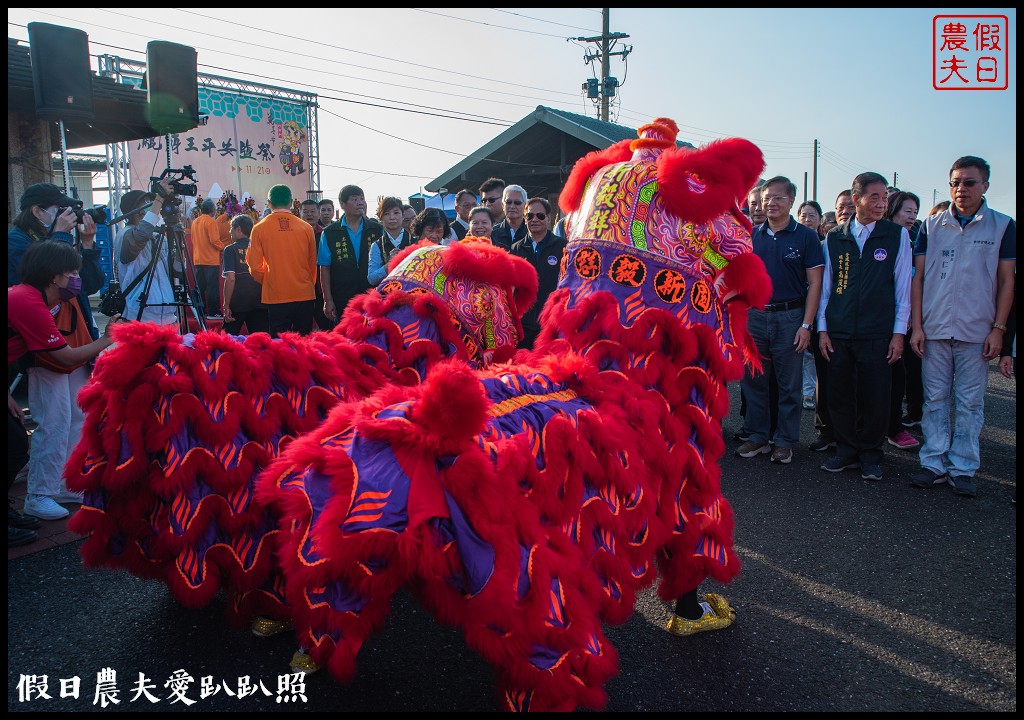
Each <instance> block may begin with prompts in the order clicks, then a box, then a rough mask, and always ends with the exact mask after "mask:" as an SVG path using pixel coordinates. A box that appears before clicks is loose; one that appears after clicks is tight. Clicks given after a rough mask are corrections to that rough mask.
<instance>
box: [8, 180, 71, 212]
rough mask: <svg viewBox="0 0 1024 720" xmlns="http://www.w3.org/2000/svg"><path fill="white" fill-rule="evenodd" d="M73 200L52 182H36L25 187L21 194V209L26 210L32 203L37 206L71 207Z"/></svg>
mask: <svg viewBox="0 0 1024 720" xmlns="http://www.w3.org/2000/svg"><path fill="white" fill-rule="evenodd" d="M74 204H75V201H74V200H72V199H71V198H69V197H68V196H67V195H65V194H64V193H62V192H61V191H60V188H59V187H57V186H56V185H54V184H53V183H36V184H35V185H29V186H28V187H27V188H25V192H24V193H22V195H21V209H22V210H28V209H29V208H30V207H32V206H33V205H38V206H39V207H43V208H46V207H50V206H51V205H56V206H57V207H71V206H72V205H74Z"/></svg>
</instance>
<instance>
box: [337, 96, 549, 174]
mask: <svg viewBox="0 0 1024 720" xmlns="http://www.w3.org/2000/svg"><path fill="white" fill-rule="evenodd" d="M320 109H321V110H323V111H324V112H325V113H327V114H328V115H333V116H334V117H336V118H338V119H339V120H344V121H346V122H350V123H352V124H353V125H358V126H359V127H361V128H363V129H364V130H370V131H371V132H375V133H378V134H380V135H384V136H386V137H389V138H391V139H393V140H400V141H402V142H405V143H409V144H410V145H416V146H418V147H421V148H426V149H427V150H436V151H437V152H443V153H448V154H449V155H457V156H458V157H461V158H464V159H473V160H487V161H488V162H492V163H495V164H497V165H514V166H516V167H536V166H535V165H534V164H533V163H517V162H511V161H509V160H496V159H494V158H488V157H484V156H482V155H467V154H465V153H463V152H460V151H458V150H446V149H444V148H439V147H434V146H433V145H426V144H424V143H420V142H416V141H415V140H410V139H409V138H404V137H399V136H398V135H392V134H391V133H388V132H384V131H383V130H381V129H380V128H375V127H370V126H369V125H364V124H363V123H361V122H356V121H355V120H353V119H352V118H347V117H345V116H344V115H339V114H338V113H336V112H331V111H330V110H328V109H327V108H320Z"/></svg>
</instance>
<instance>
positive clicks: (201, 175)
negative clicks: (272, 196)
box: [128, 85, 310, 210]
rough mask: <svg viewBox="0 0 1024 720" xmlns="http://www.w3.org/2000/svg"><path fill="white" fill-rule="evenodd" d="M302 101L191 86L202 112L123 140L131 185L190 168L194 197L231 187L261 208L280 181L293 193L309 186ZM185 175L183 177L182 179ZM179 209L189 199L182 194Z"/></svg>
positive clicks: (241, 199)
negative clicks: (179, 127) (195, 122)
mask: <svg viewBox="0 0 1024 720" xmlns="http://www.w3.org/2000/svg"><path fill="white" fill-rule="evenodd" d="M306 110H307V106H306V105H304V104H302V103H295V102H288V101H285V100H281V99H278V98H273V97H267V96H254V95H248V94H246V95H243V94H240V93H237V92H232V91H228V90H223V89H220V88H210V87H204V86H202V85H200V86H199V112H200V114H201V115H206V116H208V117H209V121H208V123H207V124H206V125H200V126H199V127H197V128H195V129H194V130H190V131H189V132H187V133H179V134H175V135H170V136H160V137H155V138H147V139H143V140H131V141H129V142H128V156H129V161H130V165H131V178H132V187H133V188H137V189H140V190H148V189H149V182H150V178H151V177H157V176H159V175H160V174H161V173H162V172H163V170H164V169H165V168H166V167H167V146H168V142H169V147H170V162H171V165H170V166H171V167H172V168H174V169H178V170H180V169H182V168H184V167H185V166H191V167H192V168H193V169H194V170H195V174H196V178H197V184H198V191H199V195H200V197H201V198H203V199H205V198H214V199H216V198H219V197H220V196H221V195H223V194H224V193H226V192H233V193H234V194H235V196H236V197H237V198H238V200H239V202H244V201H245V199H246V198H248V197H252V198H253V200H254V201H255V205H256V208H257V209H258V210H262V209H263V208H264V207H265V205H266V201H267V193H268V191H269V190H270V188H271V187H273V186H274V185H288V186H289V187H290V188H291V189H292V194H293V195H294V196H295V197H296V198H297V199H299V200H304V199H305V198H306V191H307V190H309V189H310V187H309V177H310V175H309V164H308V157H309V132H308V129H307V117H306ZM185 182H188V180H185ZM183 199H184V200H185V210H187V209H189V208H190V207H191V206H192V204H193V202H194V198H188V197H187V198H183Z"/></svg>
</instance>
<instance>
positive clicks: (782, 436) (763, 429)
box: [741, 307, 804, 448]
mask: <svg viewBox="0 0 1024 720" xmlns="http://www.w3.org/2000/svg"><path fill="white" fill-rule="evenodd" d="M803 321H804V309H803V308H802V307H798V308H793V309H792V310H781V311H779V312H762V311H760V310H755V309H753V308H751V309H750V312H749V314H748V315H747V329H748V330H749V331H750V336H751V337H752V338H753V339H754V343H755V344H756V345H757V352H758V353H759V354H760V356H761V364H762V366H763V372H762V373H760V374H757V375H755V374H753V373H752V372H751V371H750V370H749V369H748V370H747V372H746V374H744V376H743V382H742V383H741V385H742V388H743V396H744V397H745V398H746V400H747V414H746V416H744V422H743V426H744V427H745V428H746V429H747V430H748V431H750V439H751V440H757V441H759V442H766V441H767V440H768V439H769V438H768V434H769V432H770V428H771V407H770V405H769V399H768V381H769V377H770V375H771V374H774V375H775V379H776V381H777V382H778V386H779V424H778V427H777V428H776V429H775V437H774V438H772V440H773V441H774V442H775V445H776V446H777V447H784V448H794V447H796V446H797V445H798V444H799V442H800V414H801V411H802V405H801V400H802V398H801V397H800V393H801V390H802V385H803V353H798V352H796V348H795V347H794V346H793V340H794V339H795V338H796V331H797V330H799V329H800V323H802V322H803Z"/></svg>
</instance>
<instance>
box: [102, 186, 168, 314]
mask: <svg viewBox="0 0 1024 720" xmlns="http://www.w3.org/2000/svg"><path fill="white" fill-rule="evenodd" d="M173 182H174V181H173V179H172V178H170V177H166V178H163V179H162V180H160V181H159V185H160V187H161V188H163V190H164V191H165V192H166V193H167V196H168V197H169V196H170V195H171V194H172V186H173ZM150 202H151V203H152V206H151V207H150V208H149V209H148V210H145V206H146V204H147V203H150ZM163 205H164V197H163V196H162V195H159V194H153V193H145V192H143V191H142V190H129V191H128V192H127V193H125V195H124V197H122V198H121V214H122V215H124V216H125V226H124V228H122V229H121V231H120V232H118V233H117V237H115V238H114V258H116V260H117V269H118V276H119V277H120V282H121V284H122V286H123V287H124V291H123V295H124V302H125V307H124V311H123V313H124V317H125V318H127V319H128V320H136V319H141V320H142V321H144V322H153V323H157V324H158V325H171V324H173V323H176V322H178V313H177V307H176V306H175V305H174V304H173V303H174V287H173V284H172V282H171V278H170V269H169V267H168V262H167V258H168V244H167V243H166V242H160V240H161V231H160V229H159V226H160V225H161V224H162V223H163V216H162V213H161V208H162V207H163ZM150 273H152V278H153V281H152V284H151V285H150V287H149V296H148V297H147V298H146V306H145V308H144V309H143V311H142V317H141V318H140V317H139V307H140V304H141V296H142V293H143V290H144V288H145V285H146V277H147V276H148V275H149V274H150Z"/></svg>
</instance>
